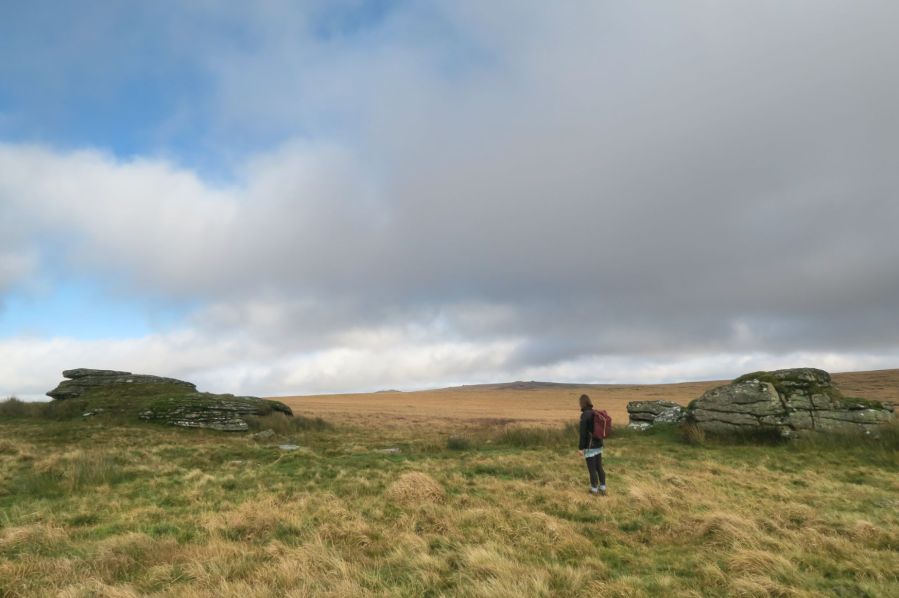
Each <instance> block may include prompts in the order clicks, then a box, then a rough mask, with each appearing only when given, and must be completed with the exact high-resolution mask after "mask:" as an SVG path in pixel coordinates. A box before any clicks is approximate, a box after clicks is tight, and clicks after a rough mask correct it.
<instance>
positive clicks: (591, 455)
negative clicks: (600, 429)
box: [578, 395, 606, 496]
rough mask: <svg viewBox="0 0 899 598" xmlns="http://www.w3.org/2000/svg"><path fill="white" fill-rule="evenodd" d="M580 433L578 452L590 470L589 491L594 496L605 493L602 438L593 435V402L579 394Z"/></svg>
mask: <svg viewBox="0 0 899 598" xmlns="http://www.w3.org/2000/svg"><path fill="white" fill-rule="evenodd" d="M579 402H580V406H581V434H580V441H579V443H578V454H579V455H580V456H581V457H583V458H584V460H585V461H586V462H587V470H588V471H589V472H590V493H591V494H593V495H594V496H598V495H600V494H601V495H602V496H605V495H606V471H605V470H604V469H603V468H602V438H596V437H595V436H594V435H593V429H594V428H593V418H594V417H596V412H595V411H593V403H592V402H591V401H590V397H588V396H587V395H581V398H580V401H579Z"/></svg>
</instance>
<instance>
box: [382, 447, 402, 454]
mask: <svg viewBox="0 0 899 598" xmlns="http://www.w3.org/2000/svg"><path fill="white" fill-rule="evenodd" d="M378 452H379V453H389V454H391V455H395V454H396V453H402V452H403V449H401V448H400V447H398V446H394V447H391V448H386V449H380V450H379V451H378Z"/></svg>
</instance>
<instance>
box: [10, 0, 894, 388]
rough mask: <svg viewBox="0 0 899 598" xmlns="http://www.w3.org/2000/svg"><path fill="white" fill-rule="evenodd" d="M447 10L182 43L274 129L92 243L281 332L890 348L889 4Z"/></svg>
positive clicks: (617, 347)
mask: <svg viewBox="0 0 899 598" xmlns="http://www.w3.org/2000/svg"><path fill="white" fill-rule="evenodd" d="M431 9H432V10H431V11H430V12H429V11H421V10H416V9H414V8H409V9H405V8H401V9H399V12H397V13H395V14H394V15H392V16H391V17H390V18H388V19H386V20H385V21H384V22H382V23H379V24H378V25H377V26H376V27H374V28H373V29H372V31H370V32H367V33H366V34H365V36H364V37H363V38H362V39H361V40H358V39H357V40H355V41H349V42H347V43H343V44H341V43H338V41H339V40H337V41H335V40H334V39H324V40H323V39H319V38H316V37H315V36H312V35H310V34H309V22H308V18H306V17H303V16H302V15H297V14H295V13H294V12H293V10H294V9H293V8H289V7H288V5H287V4H280V3H274V4H265V5H264V7H263V9H261V10H260V11H259V12H254V13H249V14H246V13H242V14H241V18H242V19H245V22H246V23H247V27H248V28H250V29H251V34H252V35H251V37H252V38H253V39H254V40H256V42H257V43H252V44H247V45H246V46H238V47H229V48H227V49H223V48H221V46H220V44H219V43H218V42H217V40H216V38H215V36H200V38H199V39H198V40H195V41H188V40H186V39H182V40H181V41H180V42H179V43H183V44H185V46H184V47H185V48H186V49H185V51H187V49H188V48H189V49H190V51H191V52H192V53H194V54H195V55H197V56H198V57H199V58H198V59H197V60H198V61H199V63H198V64H200V65H201V66H202V67H203V68H206V69H209V72H210V73H211V75H212V76H213V77H214V81H215V85H216V86H217V88H216V89H217V95H216V97H215V99H214V101H213V102H212V104H211V105H210V110H211V112H212V114H213V115H214V120H215V122H216V123H217V127H218V130H217V131H216V132H215V135H218V136H221V138H223V139H227V138H229V136H234V137H235V138H236V137H239V136H240V135H241V134H242V132H243V131H252V130H265V131H269V132H272V131H280V132H281V135H282V137H283V138H284V139H285V143H284V145H282V146H281V147H280V149H276V150H271V151H267V152H260V153H257V154H256V155H254V156H252V157H250V158H248V159H247V160H246V164H245V166H243V167H242V168H240V169H239V171H238V173H239V176H238V177H237V179H238V180H237V181H236V182H235V183H234V184H233V185H231V186H229V187H227V188H225V189H221V188H212V187H211V186H210V185H208V184H206V183H203V182H202V181H201V180H197V181H187V182H185V176H187V175H185V174H184V173H182V172H175V171H176V170H177V169H174V167H173V172H168V173H164V176H163V175H159V176H161V177H162V178H161V179H154V180H161V181H162V182H161V183H159V184H160V187H159V188H158V195H160V196H164V195H167V194H168V190H169V189H170V188H176V189H180V190H182V191H183V195H182V196H180V197H181V198H182V199H181V200H180V203H177V204H174V203H173V204H172V207H171V209H172V210H174V212H177V210H178V209H179V206H182V205H186V206H190V207H191V208H192V210H193V211H190V212H188V214H189V217H187V218H183V219H182V220H181V226H180V228H179V227H176V230H175V231H174V234H171V235H169V236H166V231H167V230H168V229H167V227H169V226H170V223H171V222H172V220H171V219H164V220H163V219H155V218H152V217H150V218H148V219H147V220H146V221H145V222H144V223H143V224H142V228H143V229H144V230H145V231H151V232H153V231H155V232H154V233H153V234H151V235H150V236H149V239H150V242H147V243H145V244H139V243H138V242H137V241H132V240H129V239H127V238H123V237H119V236H115V235H109V234H106V233H102V232H96V231H93V229H91V228H90V226H89V223H85V224H82V225H79V226H83V230H84V231H85V234H84V236H83V238H82V240H81V241H79V251H78V252H76V254H75V255H74V260H75V263H76V265H77V267H78V268H80V269H82V270H83V271H87V270H90V269H95V268H104V267H109V268H110V270H113V271H116V272H120V271H122V270H125V269H129V270H131V271H133V272H134V273H135V278H134V279H133V280H131V281H130V284H132V285H134V286H135V288H137V287H138V286H139V285H141V284H146V285H148V286H150V287H153V288H156V289H163V290H165V292H167V293H170V294H173V295H179V296H184V297H192V298H199V299H200V300H202V301H205V302H209V303H213V304H214V305H215V306H214V307H212V308H209V309H205V310H201V311H200V312H199V313H198V314H196V316H195V320H194V322H193V323H194V325H196V326H197V327H199V328H200V329H202V330H207V331H210V333H213V332H214V331H217V330H218V331H221V330H228V331H243V333H244V334H246V335H247V337H248V338H253V339H255V340H257V341H264V342H265V343H269V344H271V345H272V346H275V347H278V348H281V349H282V350H283V351H285V352H290V351H294V352H296V351H301V352H303V351H314V350H323V349H331V348H338V347H341V346H343V345H344V344H345V343H346V339H347V338H348V336H347V335H349V334H351V333H353V331H370V332H371V333H372V334H375V331H378V330H382V331H383V330H397V329H402V330H406V333H408V330H407V329H408V327H409V326H413V327H414V326H418V327H419V329H420V330H423V331H425V332H422V334H425V335H426V336H429V338H432V339H441V340H448V341H450V340H451V341H453V342H471V343H482V344H484V346H487V344H489V343H491V342H501V341H504V340H514V341H515V342H517V343H518V344H517V345H516V348H515V349H513V350H510V351H509V353H508V355H507V358H506V359H507V360H506V361H505V362H504V365H503V366H502V367H503V368H506V369H505V370H504V371H509V372H512V371H522V368H533V367H540V366H550V365H552V364H555V363H562V362H566V361H571V360H577V359H582V358H587V357H590V356H610V357H618V356H627V355H630V356H635V358H640V359H643V358H644V357H645V356H649V355H655V354H667V355H677V354H682V355H696V354H704V355H716V354H719V353H728V352H731V353H733V352H745V353H753V352H769V353H772V354H790V353H795V352H797V351H820V352H827V351H832V352H846V353H852V352H864V351H870V350H877V351H882V352H885V353H888V352H889V351H892V350H894V349H895V348H896V347H897V346H899V326H897V324H899V269H897V268H896V267H895V264H896V263H899V236H897V235H896V234H895V226H896V222H899V198H897V192H899V170H897V169H896V168H895V164H897V163H899V118H897V117H896V114H895V106H897V105H899V79H897V78H896V77H894V76H892V73H893V71H894V70H895V69H894V62H895V58H894V57H895V56H897V55H899V37H897V36H895V35H894V32H893V31H891V27H890V24H891V23H895V22H896V17H899V8H897V5H896V4H895V3H889V2H870V3H853V4H851V5H850V4H848V3H844V2H837V1H828V2H806V1H799V0H797V1H793V2H778V3H766V2H748V1H747V2H729V3H726V4H710V3H707V2H687V3H681V4H678V5H676V6H666V7H664V8H660V7H659V6H658V4H657V3H653V4H648V3H640V2H629V3H620V2H606V3H594V2H560V3H552V4H546V5H540V6H534V5H525V4H522V3H519V2H505V3H489V5H485V3H480V2H463V3H454V4H452V5H445V4H441V3H435V4H434V5H433V6H432V7H431ZM216 10H217V9H212V8H209V9H208V12H207V11H204V10H199V11H195V12H194V13H193V14H192V16H191V18H192V19H200V20H203V19H213V17H212V16H210V15H216V16H215V18H225V17H223V16H222V14H223V13H217V12H216ZM241 10H244V9H241ZM435 15H436V16H435ZM225 16H228V17H229V18H233V15H227V14H225ZM435 20H437V21H441V22H443V23H444V26H445V29H443V30H440V31H442V34H439V35H438V34H435V35H433V36H424V35H420V34H418V32H420V31H430V30H431V28H432V27H434V23H435ZM447 30H448V31H449V33H447ZM248 35H250V34H249V33H248ZM191 44H194V45H191ZM204 44H205V45H204ZM454 58H455V62H454ZM335 121H336V122H340V123H341V126H340V127H336V130H334V128H333V127H331V126H330V125H329V124H322V123H333V122H335ZM248 134H250V133H248ZM301 137H302V138H304V139H303V141H296V140H297V139H300V138H301ZM324 139H327V141H324ZM291 140H292V141H291ZM107 166H108V168H109V170H111V171H116V172H120V170H121V166H120V165H118V166H117V165H115V164H108V165H107ZM158 174H159V173H158V172H157V173H156V175H158ZM156 175H152V176H156ZM98 176H99V175H98ZM147 176H148V177H150V176H151V175H150V174H148V175H147ZM188 178H189V177H188ZM25 188H27V187H26V186H24V184H23V186H22V187H20V189H25ZM23 193H25V192H23ZM54 193H55V191H53V190H50V191H48V192H47V197H55V195H54ZM197 198H199V199H197ZM48 201H49V200H48ZM87 201H91V200H90V199H87ZM132 201H134V202H145V203H146V204H147V205H153V202H154V198H153V197H151V196H146V197H145V196H141V197H138V198H135V199H133V200H132ZM222 208H224V209H222ZM137 211H138V212H139V213H141V212H140V210H137ZM109 218H111V219H110V220H108V221H107V222H106V225H108V226H112V227H115V226H117V225H120V224H121V221H116V220H115V215H112V216H111V217H109ZM42 226H44V227H48V228H51V229H52V228H54V227H58V226H60V225H59V223H52V222H51V223H44V224H42ZM113 248H124V249H121V250H120V253H119V255H117V256H112V257H111V256H110V252H111V251H112V250H113ZM645 358H646V359H649V357H645Z"/></svg>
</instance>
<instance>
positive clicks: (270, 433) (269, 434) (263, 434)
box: [254, 428, 275, 438]
mask: <svg viewBox="0 0 899 598" xmlns="http://www.w3.org/2000/svg"><path fill="white" fill-rule="evenodd" d="M274 435H275V431H274V430H272V429H271V428H269V429H268V430H265V431H264V432H257V433H256V434H254V436H255V437H256V438H271V437H272V436H274Z"/></svg>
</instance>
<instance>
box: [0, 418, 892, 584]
mask: <svg viewBox="0 0 899 598" xmlns="http://www.w3.org/2000/svg"><path fill="white" fill-rule="evenodd" d="M278 417H280V416H278ZM271 421H273V422H274V423H275V424H276V428H277V429H278V430H279V434H278V435H276V436H275V437H273V438H271V439H266V440H256V439H255V438H253V436H252V435H251V434H230V435H229V434H221V433H213V432H204V431H193V430H177V429H169V428H162V427H155V426H151V425H135V424H129V425H124V426H123V425H112V422H111V420H104V419H103V418H102V417H98V418H88V419H87V420H86V421H73V422H72V421H44V420H35V419H27V418H18V419H17V418H13V419H9V418H7V419H0V596H2V598H13V597H20V596H23V597H24V596H29V597H31V596H47V597H49V596H54V597H55V596H63V597H67V598H76V597H85V598H86V597H94V596H106V597H110V598H112V597H116V598H119V597H122V598H124V597H132V596H159V597H163V596H165V597H175V596H178V597H209V598H213V597H215V598H230V597H234V598H238V597H239V598H268V597H272V598H274V597H279V598H280V597H285V596H286V597H299V596H334V597H338V596H340V597H343V596H346V597H359V596H385V597H386V596H391V597H400V596H407V597H410V598H412V597H416V598H417V597H422V596H435V597H436V596H446V597H451V596H452V597H456V596H459V597H462V596H465V597H469V596H470V597H475V596H484V597H497V598H500V597H510V598H511V597H521V598H526V597H527V598H532V597H541V596H560V597H562V596H564V597H588V596H589V597H596V596H610V597H611V596H621V597H625V596H809V597H811V596H870V597H888V596H899V552H897V551H899V475H897V473H899V455H897V452H896V451H895V450H894V449H892V448H890V447H889V446H884V445H883V444H876V443H863V442H861V441H858V442H856V441H852V442H845V443H843V444H842V445H840V443H834V444H828V445H822V444H820V443H814V442H806V443H803V442H794V443H789V444H784V445H778V446H703V445H688V444H685V443H683V442H681V441H679V440H678V438H677V437H676V436H675V434H673V433H672V432H671V431H660V432H657V433H653V434H645V433H644V435H634V434H628V433H626V432H624V431H623V430H616V432H617V438H615V439H612V440H610V441H609V442H608V443H607V453H606V457H605V464H606V469H607V472H608V474H609V488H610V496H608V497H606V498H594V497H591V496H588V495H587V494H586V488H587V484H586V468H585V467H584V463H583V460H582V459H579V458H578V457H577V456H576V453H575V452H574V446H575V440H574V438H573V430H572V429H571V428H569V429H567V430H563V429H559V430H546V431H518V430H515V429H511V430H507V431H506V432H502V431H500V430H490V429H486V428H485V429H484V430H482V431H481V432H480V433H479V432H478V431H474V432H471V431H469V433H468V435H467V436H466V437H464V438H453V439H452V440H449V441H448V438H449V436H450V435H451V434H452V429H451V426H450V425H449V424H448V425H447V427H446V428H444V429H443V430H442V431H441V433H440V434H439V435H437V436H431V437H427V436H424V435H422V433H421V432H417V431H408V432H403V431H397V430H384V431H373V432H368V433H363V432H360V430H361V429H362V426H359V427H357V428H356V429H354V430H341V429H339V428H338V429H333V428H330V427H329V426H327V425H321V424H320V423H318V424H315V423H314V422H313V423H312V424H310V425H306V424H301V425H299V426H295V425H291V424H288V423H284V421H283V420H279V419H272V420H271ZM267 423H268V422H261V425H262V427H267ZM306 423H307V424H308V423H309V422H306ZM288 438H292V443H293V444H296V445H300V446H301V447H302V448H301V449H299V450H296V451H284V450H281V449H279V448H278V447H277V446H276V445H277V444H281V443H284V442H287V441H288ZM389 447H400V448H401V449H402V452H399V453H383V452H379V449H384V448H389Z"/></svg>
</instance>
